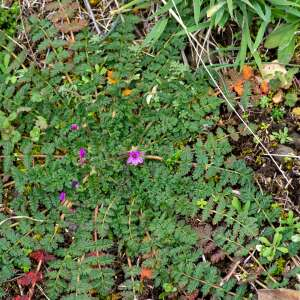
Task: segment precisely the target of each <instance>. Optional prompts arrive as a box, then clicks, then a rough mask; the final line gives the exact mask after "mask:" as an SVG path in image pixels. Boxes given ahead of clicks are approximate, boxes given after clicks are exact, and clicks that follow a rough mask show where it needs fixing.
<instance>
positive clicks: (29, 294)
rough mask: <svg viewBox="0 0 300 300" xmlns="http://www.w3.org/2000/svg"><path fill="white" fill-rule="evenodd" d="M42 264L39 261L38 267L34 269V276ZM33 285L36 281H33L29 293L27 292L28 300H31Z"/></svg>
mask: <svg viewBox="0 0 300 300" xmlns="http://www.w3.org/2000/svg"><path fill="white" fill-rule="evenodd" d="M42 263H43V261H42V260H40V261H39V264H38V266H37V268H36V271H35V273H36V274H37V273H38V272H39V271H40V269H41V266H42ZM35 284H36V281H35V280H34V281H33V282H32V286H31V288H30V290H29V292H28V298H29V300H31V299H32V297H33V294H34V287H35Z"/></svg>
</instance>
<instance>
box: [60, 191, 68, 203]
mask: <svg viewBox="0 0 300 300" xmlns="http://www.w3.org/2000/svg"><path fill="white" fill-rule="evenodd" d="M66 196H67V194H66V193H65V192H61V193H60V194H59V200H60V201H61V202H64V201H65V200H66Z"/></svg>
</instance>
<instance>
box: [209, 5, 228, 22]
mask: <svg viewBox="0 0 300 300" xmlns="http://www.w3.org/2000/svg"><path fill="white" fill-rule="evenodd" d="M225 3H226V2H225V1H221V2H220V3H218V4H216V5H213V6H212V7H210V8H209V9H208V11H207V12H206V16H207V17H208V18H211V17H212V16H213V15H214V14H215V13H217V12H218V10H219V9H221V8H222V7H223V5H224V4H225Z"/></svg>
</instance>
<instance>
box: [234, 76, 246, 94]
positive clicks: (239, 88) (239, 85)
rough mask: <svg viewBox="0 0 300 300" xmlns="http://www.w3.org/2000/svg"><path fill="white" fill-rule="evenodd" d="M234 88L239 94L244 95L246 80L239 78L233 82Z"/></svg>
mask: <svg viewBox="0 0 300 300" xmlns="http://www.w3.org/2000/svg"><path fill="white" fill-rule="evenodd" d="M233 90H234V91H235V92H236V93H237V94H238V96H242V95H243V93H244V80H242V79H239V80H237V81H236V82H235V83H234V84H233Z"/></svg>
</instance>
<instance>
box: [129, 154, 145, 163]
mask: <svg viewBox="0 0 300 300" xmlns="http://www.w3.org/2000/svg"><path fill="white" fill-rule="evenodd" d="M143 156H144V153H143V152H140V151H129V152H128V159H127V164H128V165H133V166H137V165H140V164H142V163H143V162H144V159H143Z"/></svg>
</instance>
